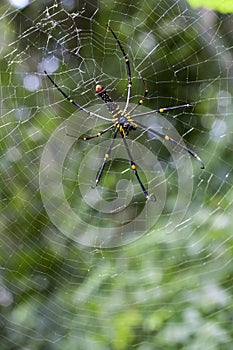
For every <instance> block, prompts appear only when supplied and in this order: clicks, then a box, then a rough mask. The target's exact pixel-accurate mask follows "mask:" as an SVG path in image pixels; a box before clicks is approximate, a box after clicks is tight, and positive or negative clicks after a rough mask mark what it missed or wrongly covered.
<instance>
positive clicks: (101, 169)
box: [94, 128, 119, 187]
mask: <svg viewBox="0 0 233 350" xmlns="http://www.w3.org/2000/svg"><path fill="white" fill-rule="evenodd" d="M118 131H119V129H118V128H116V130H115V132H114V134H113V137H112V140H111V143H110V145H109V147H108V149H107V152H106V153H105V155H104V159H103V162H102V164H101V166H100V169H99V171H98V173H97V176H96V180H95V186H94V187H96V186H97V185H98V183H99V181H100V179H101V176H102V174H103V171H104V167H105V164H106V161H107V160H108V159H109V157H110V153H111V150H112V147H113V144H114V141H115V139H116V136H117V133H118Z"/></svg>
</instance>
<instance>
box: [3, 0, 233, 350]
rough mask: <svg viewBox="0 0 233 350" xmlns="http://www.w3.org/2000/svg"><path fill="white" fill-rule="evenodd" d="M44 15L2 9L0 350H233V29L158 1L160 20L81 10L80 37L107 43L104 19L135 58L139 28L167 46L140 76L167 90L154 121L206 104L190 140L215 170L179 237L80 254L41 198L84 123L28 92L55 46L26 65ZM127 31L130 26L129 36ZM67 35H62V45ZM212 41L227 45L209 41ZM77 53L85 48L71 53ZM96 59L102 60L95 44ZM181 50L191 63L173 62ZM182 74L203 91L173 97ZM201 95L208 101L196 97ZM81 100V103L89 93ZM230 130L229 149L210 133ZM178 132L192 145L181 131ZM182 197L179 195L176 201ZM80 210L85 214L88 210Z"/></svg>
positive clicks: (219, 19)
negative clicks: (67, 124)
mask: <svg viewBox="0 0 233 350" xmlns="http://www.w3.org/2000/svg"><path fill="white" fill-rule="evenodd" d="M174 4H176V6H174ZM45 5H46V4H45V3H44V2H43V1H35V2H32V3H31V4H30V5H28V6H27V7H26V8H24V9H22V10H20V11H17V10H15V9H14V8H12V7H11V6H10V5H9V3H8V2H7V1H4V2H3V4H2V5H1V9H0V11H1V17H0V18H1V21H0V27H1V29H2V32H3V33H4V35H2V37H1V44H2V45H1V46H2V48H1V58H0V64H1V82H0V83H1V85H0V86H1V103H2V104H1V131H0V132H1V141H0V142H1V143H0V144H1V158H0V168H1V179H0V181H1V185H0V191H1V192H0V195H1V219H0V228H1V230H0V239H1V246H0V252H1V254H0V262H1V271H0V273H1V274H0V283H1V285H0V305H1V316H0V324H1V330H0V334H1V337H0V348H1V349H3V350H9V349H11V350H13V349H30V350H42V349H45V350H47V349H48V350H54V349H62V350H66V349H67V350H68V349H69V350H73V349H95V350H98V349H101V350H103V349H113V350H122V349H138V350H150V349H163V350H166V349H177V350H178V349H179V350H180V349H187V350H195V349H203V348H205V349H211V350H212V349H221V350H230V349H231V348H232V340H233V330H232V315H233V309H232V293H233V290H232V282H233V267H232V259H233V244H232V232H233V223H232V220H231V215H232V200H233V191H232V151H233V143H232V130H233V118H232V109H233V107H232V103H231V104H230V105H227V107H224V106H222V107H221V104H220V102H221V101H220V100H219V99H220V97H219V92H220V91H227V92H228V94H229V95H230V96H232V90H233V87H232V75H233V74H232V73H233V71H232V54H233V52H232V47H233V24H232V23H233V22H232V16H231V15H228V16H223V15H221V14H218V13H214V12H211V13H207V12H205V11H204V10H193V9H191V8H189V6H188V4H187V3H185V2H183V1H177V2H173V1H160V2H159V4H158V5H156V6H155V3H154V1H152V0H151V1H149V0H147V1H144V2H139V1H134V2H133V1H121V2H115V1H104V2H103V1H100V2H99V3H97V2H95V1H90V2H78V3H77V4H76V5H77V6H76V9H75V11H76V13H78V12H79V11H80V13H81V12H82V9H83V7H84V8H86V11H85V12H84V13H83V16H82V17H80V18H79V21H77V24H78V26H80V27H81V28H84V29H86V30H87V31H88V29H89V28H88V24H90V23H92V30H93V32H94V33H95V35H96V37H97V38H98V35H99V33H101V32H102V31H103V30H105V24H106V19H110V20H112V21H115V26H116V25H117V23H118V24H119V28H120V29H119V28H117V27H116V28H115V30H116V31H118V32H119V30H120V32H121V36H122V38H125V40H126V42H127V45H128V47H130V49H131V52H130V53H132V52H135V51H136V49H137V48H138V46H137V41H136V40H130V32H129V31H130V30H132V28H133V26H134V25H136V24H138V23H142V24H143V25H142V28H143V30H144V35H146V34H147V32H148V28H150V29H151V30H153V31H154V32H155V33H156V35H157V37H159V38H160V40H161V43H163V44H164V45H161V46H159V47H158V50H156V52H154V53H153V54H151V56H150V57H148V60H147V61H145V62H144V66H143V65H142V66H141V69H142V71H143V74H144V77H145V78H146V79H147V81H148V85H149V88H150V91H153V88H152V86H153V84H154V82H155V81H156V82H161V83H160V84H159V83H158V87H159V96H161V97H157V95H156V92H155V93H154V96H151V98H150V99H149V100H148V106H150V107H151V108H152V105H153V106H154V104H155V102H156V104H157V105H163V104H164V101H165V102H167V101H170V103H171V105H172V104H173V99H174V101H175V100H176V99H180V100H183V101H185V100H187V94H188V97H190V99H191V101H198V103H197V105H196V107H195V115H193V117H192V120H190V122H189V124H188V127H190V125H194V126H195V131H194V132H193V133H192V136H188V138H187V139H188V142H189V143H190V144H193V145H195V146H197V147H199V149H201V150H202V151H203V154H204V159H205V161H206V163H207V170H206V172H205V173H204V174H203V175H202V180H201V181H199V180H198V181H197V182H196V184H198V186H197V187H196V188H195V191H194V196H193V201H192V203H191V204H190V208H189V211H188V214H189V216H187V225H182V226H181V227H177V229H176V230H175V231H174V232H173V233H172V234H169V235H168V234H167V233H166V232H165V231H164V229H163V227H162V226H161V227H155V228H153V230H152V231H151V232H148V233H147V235H145V236H144V237H142V238H141V239H140V240H138V241H136V242H135V243H133V244H131V245H128V246H124V247H121V248H120V249H115V250H101V249H94V248H93V249H87V248H85V247H79V246H78V245H77V244H75V243H73V242H72V241H70V240H68V239H67V238H65V237H63V236H62V235H61V234H60V232H58V231H57V230H56V228H55V227H54V226H53V224H52V223H51V222H50V220H49V218H48V216H47V214H46V212H45V210H44V207H43V203H42V201H41V197H40V190H39V180H38V176H39V174H38V173H39V162H40V156H41V153H42V151H43V147H44V145H45V143H46V141H47V140H48V138H49V137H50V135H51V134H52V133H53V131H54V130H55V129H56V127H57V126H58V125H59V124H60V123H61V121H62V120H64V119H65V118H66V117H68V116H69V115H70V113H71V112H72V110H73V107H72V106H67V105H65V104H64V105H63V104H58V103H55V102H54V106H53V109H52V111H51V110H49V109H48V107H47V106H48V105H49V104H50V103H53V101H56V99H57V94H56V95H55V96H53V95H48V93H47V89H45V87H44V88H43V89H42V88H41V89H38V91H35V92H29V91H27V90H26V89H25V87H24V85H23V77H24V76H25V72H30V71H31V72H35V71H36V69H37V66H36V65H35V63H36V60H37V55H38V61H39V47H38V46H37V47H38V51H37V47H36V45H35V46H33V39H34V40H35V42H36V43H37V45H38V43H40V42H41V43H43V42H44V38H43V32H42V33H40V36H39V37H37V33H38V32H37V31H35V36H33V35H32V37H31V38H30V44H31V48H30V51H28V46H27V45H28V41H27V39H28V38H27V35H24V36H22V38H20V34H21V33H25V32H27V29H30V27H31V25H32V23H34V22H33V20H34V19H36V18H38V16H39V14H40V13H42V12H43V11H44V9H45ZM53 5H54V6H53ZM55 5H57V2H53V1H50V2H48V6H49V7H50V8H52V7H54V13H58V15H57V16H58V17H57V19H58V18H60V20H61V21H62V19H63V17H62V16H65V15H66V12H65V11H62V12H58V10H59V9H60V8H61V6H60V5H59V6H58V7H56V6H55ZM154 8H156V11H154V10H153V9H154ZM97 10H98V11H97ZM56 11H57V12H56ZM166 11H168V13H169V16H168V17H166ZM183 13H185V14H186V15H187V16H186V19H187V21H190V22H188V23H185V28H186V30H185V31H183V32H182V23H181V24H180V27H179V28H175V29H174V27H173V25H172V23H173V22H172V19H175V18H179V15H180V14H183ZM163 16H164V17H163ZM205 16H206V17H205ZM91 18H93V20H92V21H90V19H91ZM161 18H162V20H163V21H164V22H162V23H163V24H164V27H163V26H162V25H161V22H160V24H159V25H157V23H158V19H161ZM200 18H203V21H202V22H201V23H202V26H201V25H200V22H198V19H200ZM27 19H30V21H29V20H28V21H27ZM86 19H87V20H86ZM205 19H209V20H210V22H208V21H207V20H205ZM122 21H124V26H120V23H122ZM181 22H182V18H181ZM34 25H35V26H36V22H35V23H34ZM68 25H69V23H67V26H68ZM65 26H66V25H65V24H64V27H62V29H63V30H64V31H63V32H62V33H61V32H60V31H59V30H60V29H61V28H59V30H58V32H57V33H56V34H57V35H59V34H60V33H61V35H63V36H64V32H65V29H66V27H65ZM169 28H170V32H169V30H168V29H169ZM163 29H164V30H163ZM176 30H177V32H176ZM54 31H56V28H55V29H54ZM141 31H142V30H141ZM213 33H215V35H213ZM141 34H142V33H141ZM213 37H214V38H215V40H213V41H212V40H210V38H213ZM88 40H89V38H88V36H87V41H88ZM84 43H85V39H84ZM75 45H76V42H75V39H74V43H72V41H71V42H70V49H71V50H72V48H73V47H75ZM41 46H42V44H41ZM98 46H99V48H101V45H100V44H98V40H97V42H96V43H95V47H96V48H98ZM177 47H180V50H174V48H177ZM40 49H41V47H40ZM88 50H90V46H88V45H86V46H85V45H84V46H83V51H82V55H83V56H85V55H86V56H88V52H89V51H88ZM28 52H30V55H31V56H30V57H28V56H27V53H28ZM40 52H41V51H40ZM143 55H144V52H143V53H142V56H143ZM102 56H103V55H102V53H101V50H99V52H98V50H97V53H96V57H95V58H96V60H97V61H98V60H99V62H100V64H102V60H103V57H102ZM111 58H112V56H111ZM139 58H140V55H139V56H138V59H139ZM105 59H106V60H108V55H107V54H106V58H105ZM112 59H114V58H112ZM136 63H137V62H136ZM136 63H135V65H136ZM66 64H67V66H65V67H62V69H61V73H63V72H64V71H66V70H67V67H70V68H71V67H73V66H75V65H76V64H77V62H76V61H75V60H73V59H72V57H69V61H68V62H67V63H66ZM78 64H79V62H78ZM92 64H93V61H90V62H88V61H87V62H86V65H87V67H88V69H87V71H89V72H91V70H92V68H91V67H92ZM183 66H185V67H186V66H187V67H188V68H187V70H188V73H187V70H182V69H181V68H182V67H183ZM35 67H36V68H35ZM171 67H172V68H171ZM195 67H196V68H195ZM173 71H177V72H178V80H179V81H183V80H185V78H186V77H187V75H188V77H189V79H190V81H192V82H195V83H196V84H194V85H193V86H192V85H191V86H189V87H188V88H187V86H186V85H185V84H183V87H179V90H176V91H174V88H173V84H171V81H172V79H173V78H172V76H173ZM155 72H156V75H155ZM75 74H77V78H78V73H74V76H75ZM110 74H112V75H113V76H117V75H119V74H120V73H119V66H118V65H111V70H110V71H109V75H110ZM123 74H125V73H122V75H123ZM75 77H76V76H75ZM72 82H73V80H72V79H71V77H69V76H66V80H65V82H64V85H65V86H70V88H71V89H72V87H71V86H72ZM203 82H205V84H206V86H209V87H210V88H209V89H207V88H203V89H201V88H200V89H199V90H198V88H197V87H198V86H199V87H200V86H201V85H202V84H203ZM124 83H125V81H123V79H121V81H120V82H119V84H118V85H117V86H116V95H119V96H121V94H122V91H123V89H124ZM181 85H182V84H181ZM187 89H188V92H187ZM75 91H76V93H77V94H79V95H80V91H81V90H78V89H77V90H74V93H75ZM200 91H202V92H203V93H202V94H200ZM152 94H153V92H152ZM53 98H54V100H53V101H52V102H51V99H53ZM91 98H92V95H91V94H90V93H87V94H85V95H80V96H79V102H80V103H81V104H82V103H85V102H86V101H87V100H88V99H89V100H90V99H91ZM170 98H171V99H170ZM169 99H170V100H169ZM64 103H65V102H64ZM150 104H151V105H150ZM219 106H220V107H219ZM54 115H56V117H54ZM51 116H53V117H51ZM202 116H206V124H205V126H203V124H201V121H200V120H201V117H202ZM221 119H223V120H224V121H225V123H226V125H227V129H226V131H225V134H224V137H217V136H215V137H210V133H209V132H210V129H211V126H212V124H213V123H214V122H215V120H221ZM193 123H194V124H193ZM177 127H178V128H181V132H182V123H181V125H177ZM29 135H33V137H29ZM37 135H39V136H40V137H37ZM18 155H20V156H18ZM74 166H75V165H74ZM174 195H175V194H173V192H171V194H170V196H171V197H173V196H174ZM76 205H77V206H78V205H79V206H80V205H82V203H81V201H77V203H76Z"/></svg>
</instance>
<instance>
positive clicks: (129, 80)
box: [107, 25, 132, 112]
mask: <svg viewBox="0 0 233 350" xmlns="http://www.w3.org/2000/svg"><path fill="white" fill-rule="evenodd" d="M107 28H108V30H110V32H111V33H112V35H113V37H114V38H115V40H116V42H117V43H118V45H119V48H120V50H121V52H122V55H123V56H124V59H125V64H126V70H127V76H128V92H127V100H126V104H125V108H124V112H125V111H126V110H127V108H128V105H129V99H130V93H131V87H132V77H131V69H130V63H129V58H128V56H127V54H126V52H125V50H124V48H123V46H122V45H121V42H120V40H119V39H118V37H117V36H116V34H115V33H114V31H113V30H112V28H111V27H110V26H109V25H107Z"/></svg>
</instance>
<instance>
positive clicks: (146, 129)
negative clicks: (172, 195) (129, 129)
mask: <svg viewBox="0 0 233 350" xmlns="http://www.w3.org/2000/svg"><path fill="white" fill-rule="evenodd" d="M136 123H137V125H138V126H139V127H140V128H141V129H143V130H145V131H149V132H151V133H152V134H154V135H156V136H158V137H160V138H161V139H164V140H166V141H170V142H172V143H174V144H175V145H176V146H178V147H180V148H181V149H183V150H184V151H186V152H188V153H189V154H190V155H191V156H192V157H194V158H196V159H197V160H198V161H199V163H201V169H205V164H204V162H203V161H202V160H201V158H200V157H199V156H198V155H197V153H195V152H194V151H192V150H191V149H189V148H188V147H186V146H183V145H181V144H180V143H179V142H177V141H176V140H174V139H173V138H171V137H170V136H168V135H166V134H163V133H160V132H158V131H156V130H154V129H151V128H148V127H146V126H145V125H143V124H141V123H139V122H136Z"/></svg>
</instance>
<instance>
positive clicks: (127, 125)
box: [44, 25, 205, 200]
mask: <svg viewBox="0 0 233 350" xmlns="http://www.w3.org/2000/svg"><path fill="white" fill-rule="evenodd" d="M107 28H108V30H109V31H110V32H111V33H112V35H113V37H114V38H115V40H116V42H117V44H118V46H119V49H120V51H121V53H122V55H123V57H124V60H125V65H126V71H127V78H128V86H127V98H126V104H125V107H124V109H121V108H120V107H119V106H118V104H116V103H115V102H114V101H113V100H112V99H111V97H110V96H109V94H108V92H107V91H106V89H105V88H104V87H103V86H102V85H100V84H97V85H96V88H95V91H96V94H97V95H98V96H99V97H100V98H101V99H102V100H103V102H104V103H105V104H106V106H107V108H108V111H109V113H110V114H111V115H112V119H113V124H111V125H110V126H109V127H108V128H106V129H104V130H101V131H99V132H98V133H97V134H96V135H92V136H91V135H89V136H85V137H82V138H78V139H81V140H83V141H88V140H90V139H94V138H97V137H100V136H102V135H103V134H105V133H107V132H108V131H110V130H114V132H113V135H112V138H111V142H110V145H109V147H108V149H107V151H106V153H105V155H104V158H103V161H102V164H101V166H100V168H99V171H98V173H97V175H96V180H95V186H94V187H96V186H97V185H98V183H99V181H100V179H101V177H102V174H103V171H104V167H105V164H106V162H107V160H108V159H109V157H110V153H111V150H112V148H113V144H114V140H115V139H116V137H117V135H118V134H120V136H121V137H122V140H123V143H124V146H125V148H126V151H127V154H128V158H129V164H130V168H131V169H132V171H133V173H134V175H135V176H136V179H137V181H138V183H139V184H140V186H141V189H142V192H143V194H144V196H145V198H146V199H152V198H153V199H154V200H155V199H156V198H155V196H154V195H153V194H152V195H149V194H148V192H147V190H146V188H145V186H144V184H143V182H142V180H141V178H140V176H139V174H138V171H137V166H136V164H135V162H134V160H133V157H132V154H131V151H130V149H129V146H128V144H127V135H128V134H129V133H130V132H131V131H133V130H136V129H137V128H138V127H139V128H140V129H142V130H144V131H149V132H150V133H152V134H154V135H155V136H157V137H159V138H161V139H164V140H166V141H169V142H172V143H173V144H175V145H176V146H178V147H179V148H181V149H183V150H184V151H186V152H187V153H189V154H190V155H191V156H192V157H194V158H196V159H197V160H198V161H199V162H200V164H201V169H204V168H205V165H204V163H203V161H202V160H201V158H200V157H199V156H198V155H197V153H195V152H194V151H192V150H191V149H189V148H188V147H186V146H184V145H181V144H180V143H179V142H178V141H176V140H174V139H173V138H171V137H170V136H169V135H166V134H163V133H160V132H158V131H156V130H154V129H152V128H150V127H146V126H144V125H143V124H141V123H140V122H138V121H137V122H135V121H134V119H133V118H134V117H141V116H144V115H150V114H154V113H164V112H167V111H172V110H175V109H184V108H187V107H193V106H194V104H193V103H186V104H183V105H179V106H172V107H164V108H158V109H155V110H153V111H150V112H144V113H139V114H134V115H132V112H133V111H135V110H136V108H137V107H138V106H140V105H142V104H143V102H144V100H145V98H146V96H147V95H148V92H149V90H148V88H147V87H146V85H145V82H144V79H142V82H143V85H144V90H145V92H144V95H143V97H142V98H141V99H140V100H139V101H138V102H137V103H136V105H135V106H134V107H133V108H132V109H131V110H130V111H128V106H129V100H130V95H131V88H132V78H131V69H130V62H129V58H128V56H127V54H126V52H125V50H124V48H123V46H122V44H121V42H120V40H119V39H118V37H117V36H116V34H115V33H114V31H113V30H112V28H111V27H110V26H109V25H107ZM44 73H45V74H46V76H47V77H48V79H49V80H50V81H51V83H52V84H53V85H54V86H55V87H56V89H57V90H58V91H59V92H60V93H61V94H62V95H63V96H64V97H65V98H66V99H67V100H68V101H69V102H70V103H72V104H73V105H74V106H75V107H76V108H78V109H80V110H82V111H84V112H85V113H87V114H88V115H89V116H94V117H97V118H102V119H104V117H102V116H100V115H98V114H96V113H93V112H89V111H88V110H87V109H86V108H84V107H83V106H81V105H80V104H78V103H77V102H76V101H74V100H73V99H71V98H70V97H69V96H68V95H67V94H66V93H65V92H64V91H63V90H62V89H61V88H60V87H59V86H58V85H57V84H56V83H55V81H54V80H53V79H52V78H51V77H50V75H49V74H48V73H47V71H44ZM131 115H132V116H131Z"/></svg>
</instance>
